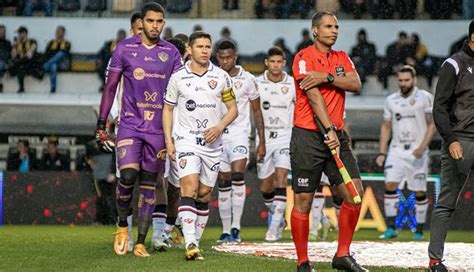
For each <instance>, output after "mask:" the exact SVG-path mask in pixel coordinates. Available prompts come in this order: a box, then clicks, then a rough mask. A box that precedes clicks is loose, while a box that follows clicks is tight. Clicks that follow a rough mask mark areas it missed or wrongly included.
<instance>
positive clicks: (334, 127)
mask: <svg viewBox="0 0 474 272" xmlns="http://www.w3.org/2000/svg"><path fill="white" fill-rule="evenodd" d="M331 130H332V131H336V126H335V125H330V126H329V127H327V128H326V133H327V132H329V131H331Z"/></svg>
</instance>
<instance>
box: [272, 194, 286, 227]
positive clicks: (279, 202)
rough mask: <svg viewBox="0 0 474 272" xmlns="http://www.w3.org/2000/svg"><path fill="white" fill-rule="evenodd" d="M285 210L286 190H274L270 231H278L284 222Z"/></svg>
mask: <svg viewBox="0 0 474 272" xmlns="http://www.w3.org/2000/svg"><path fill="white" fill-rule="evenodd" d="M285 209H286V188H276V189H275V198H274V199H273V215H272V222H271V223H270V229H271V230H272V231H276V230H278V228H279V227H280V225H281V224H283V222H284V220H285Z"/></svg>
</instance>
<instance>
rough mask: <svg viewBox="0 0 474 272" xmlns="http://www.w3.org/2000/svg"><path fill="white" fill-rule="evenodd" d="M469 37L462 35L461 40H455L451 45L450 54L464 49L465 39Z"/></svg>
mask: <svg viewBox="0 0 474 272" xmlns="http://www.w3.org/2000/svg"><path fill="white" fill-rule="evenodd" d="M467 38H468V36H467V35H464V36H462V37H461V38H460V39H459V40H457V41H455V42H453V43H452V44H451V46H450V47H449V56H451V55H453V54H454V53H456V52H458V51H459V50H461V49H462V45H463V44H464V41H466V40H467Z"/></svg>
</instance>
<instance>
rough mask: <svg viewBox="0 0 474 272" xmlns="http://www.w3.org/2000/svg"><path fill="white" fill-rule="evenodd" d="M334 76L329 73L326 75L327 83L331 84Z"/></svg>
mask: <svg viewBox="0 0 474 272" xmlns="http://www.w3.org/2000/svg"><path fill="white" fill-rule="evenodd" d="M334 79H335V78H334V76H333V75H332V74H330V73H328V76H327V78H326V80H327V81H328V83H333V82H334Z"/></svg>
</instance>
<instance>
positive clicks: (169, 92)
mask: <svg viewBox="0 0 474 272" xmlns="http://www.w3.org/2000/svg"><path fill="white" fill-rule="evenodd" d="M177 78H178V76H177V75H176V74H173V75H172V76H171V78H170V81H169V82H168V86H167V87H166V94H165V99H164V101H165V103H166V104H168V105H171V106H174V105H176V103H177V102H178V82H177Z"/></svg>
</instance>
